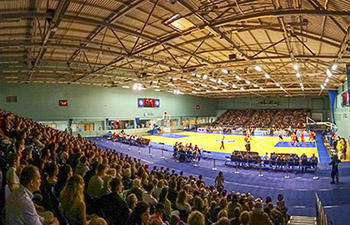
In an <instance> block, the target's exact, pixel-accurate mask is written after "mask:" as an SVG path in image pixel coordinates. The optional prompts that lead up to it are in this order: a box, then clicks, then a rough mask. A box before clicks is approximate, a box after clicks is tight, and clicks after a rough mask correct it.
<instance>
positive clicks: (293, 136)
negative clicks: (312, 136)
mask: <svg viewBox="0 0 350 225" xmlns="http://www.w3.org/2000/svg"><path fill="white" fill-rule="evenodd" d="M291 138H292V143H293V145H295V138H296V135H295V133H292V136H291Z"/></svg>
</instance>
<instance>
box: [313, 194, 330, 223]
mask: <svg viewBox="0 0 350 225" xmlns="http://www.w3.org/2000/svg"><path fill="white" fill-rule="evenodd" d="M315 196H316V219H317V225H331V224H332V223H329V221H328V218H327V215H326V212H325V211H324V207H323V206H322V203H321V200H320V198H319V197H318V194H317V193H315Z"/></svg>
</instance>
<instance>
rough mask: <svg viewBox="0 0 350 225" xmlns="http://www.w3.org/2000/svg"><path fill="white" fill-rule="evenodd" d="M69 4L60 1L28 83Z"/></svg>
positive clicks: (66, 1)
mask: <svg viewBox="0 0 350 225" xmlns="http://www.w3.org/2000/svg"><path fill="white" fill-rule="evenodd" d="M69 4H70V0H60V1H59V3H58V5H57V8H56V10H55V12H54V14H53V17H52V21H51V22H50V24H49V26H50V27H49V29H48V30H47V32H46V34H45V37H44V39H43V42H42V44H41V46H40V50H39V53H38V55H37V57H36V59H35V61H34V64H33V65H32V69H31V71H30V72H29V73H28V77H27V81H29V80H30V79H31V77H32V75H33V73H34V71H35V69H36V67H37V66H38V64H39V63H40V60H41V58H42V57H43V56H44V54H45V51H46V44H47V42H48V41H49V39H50V38H52V37H53V36H54V35H55V32H56V30H57V27H58V26H59V24H60V22H61V20H62V17H63V15H64V13H65V12H66V10H67V8H68V6H69Z"/></svg>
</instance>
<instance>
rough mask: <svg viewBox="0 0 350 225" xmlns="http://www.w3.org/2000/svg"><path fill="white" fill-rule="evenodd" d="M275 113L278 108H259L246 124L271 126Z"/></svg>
mask: <svg viewBox="0 0 350 225" xmlns="http://www.w3.org/2000/svg"><path fill="white" fill-rule="evenodd" d="M275 113H276V110H269V109H266V110H258V111H256V112H255V113H254V114H253V116H252V118H251V119H250V120H249V122H248V123H247V124H246V126H247V127H253V128H268V127H270V124H271V122H272V120H273V118H274V116H275Z"/></svg>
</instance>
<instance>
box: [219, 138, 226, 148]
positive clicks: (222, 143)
mask: <svg viewBox="0 0 350 225" xmlns="http://www.w3.org/2000/svg"><path fill="white" fill-rule="evenodd" d="M224 143H225V136H222V139H221V146H220V150H221V149H224V150H225V146H224Z"/></svg>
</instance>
